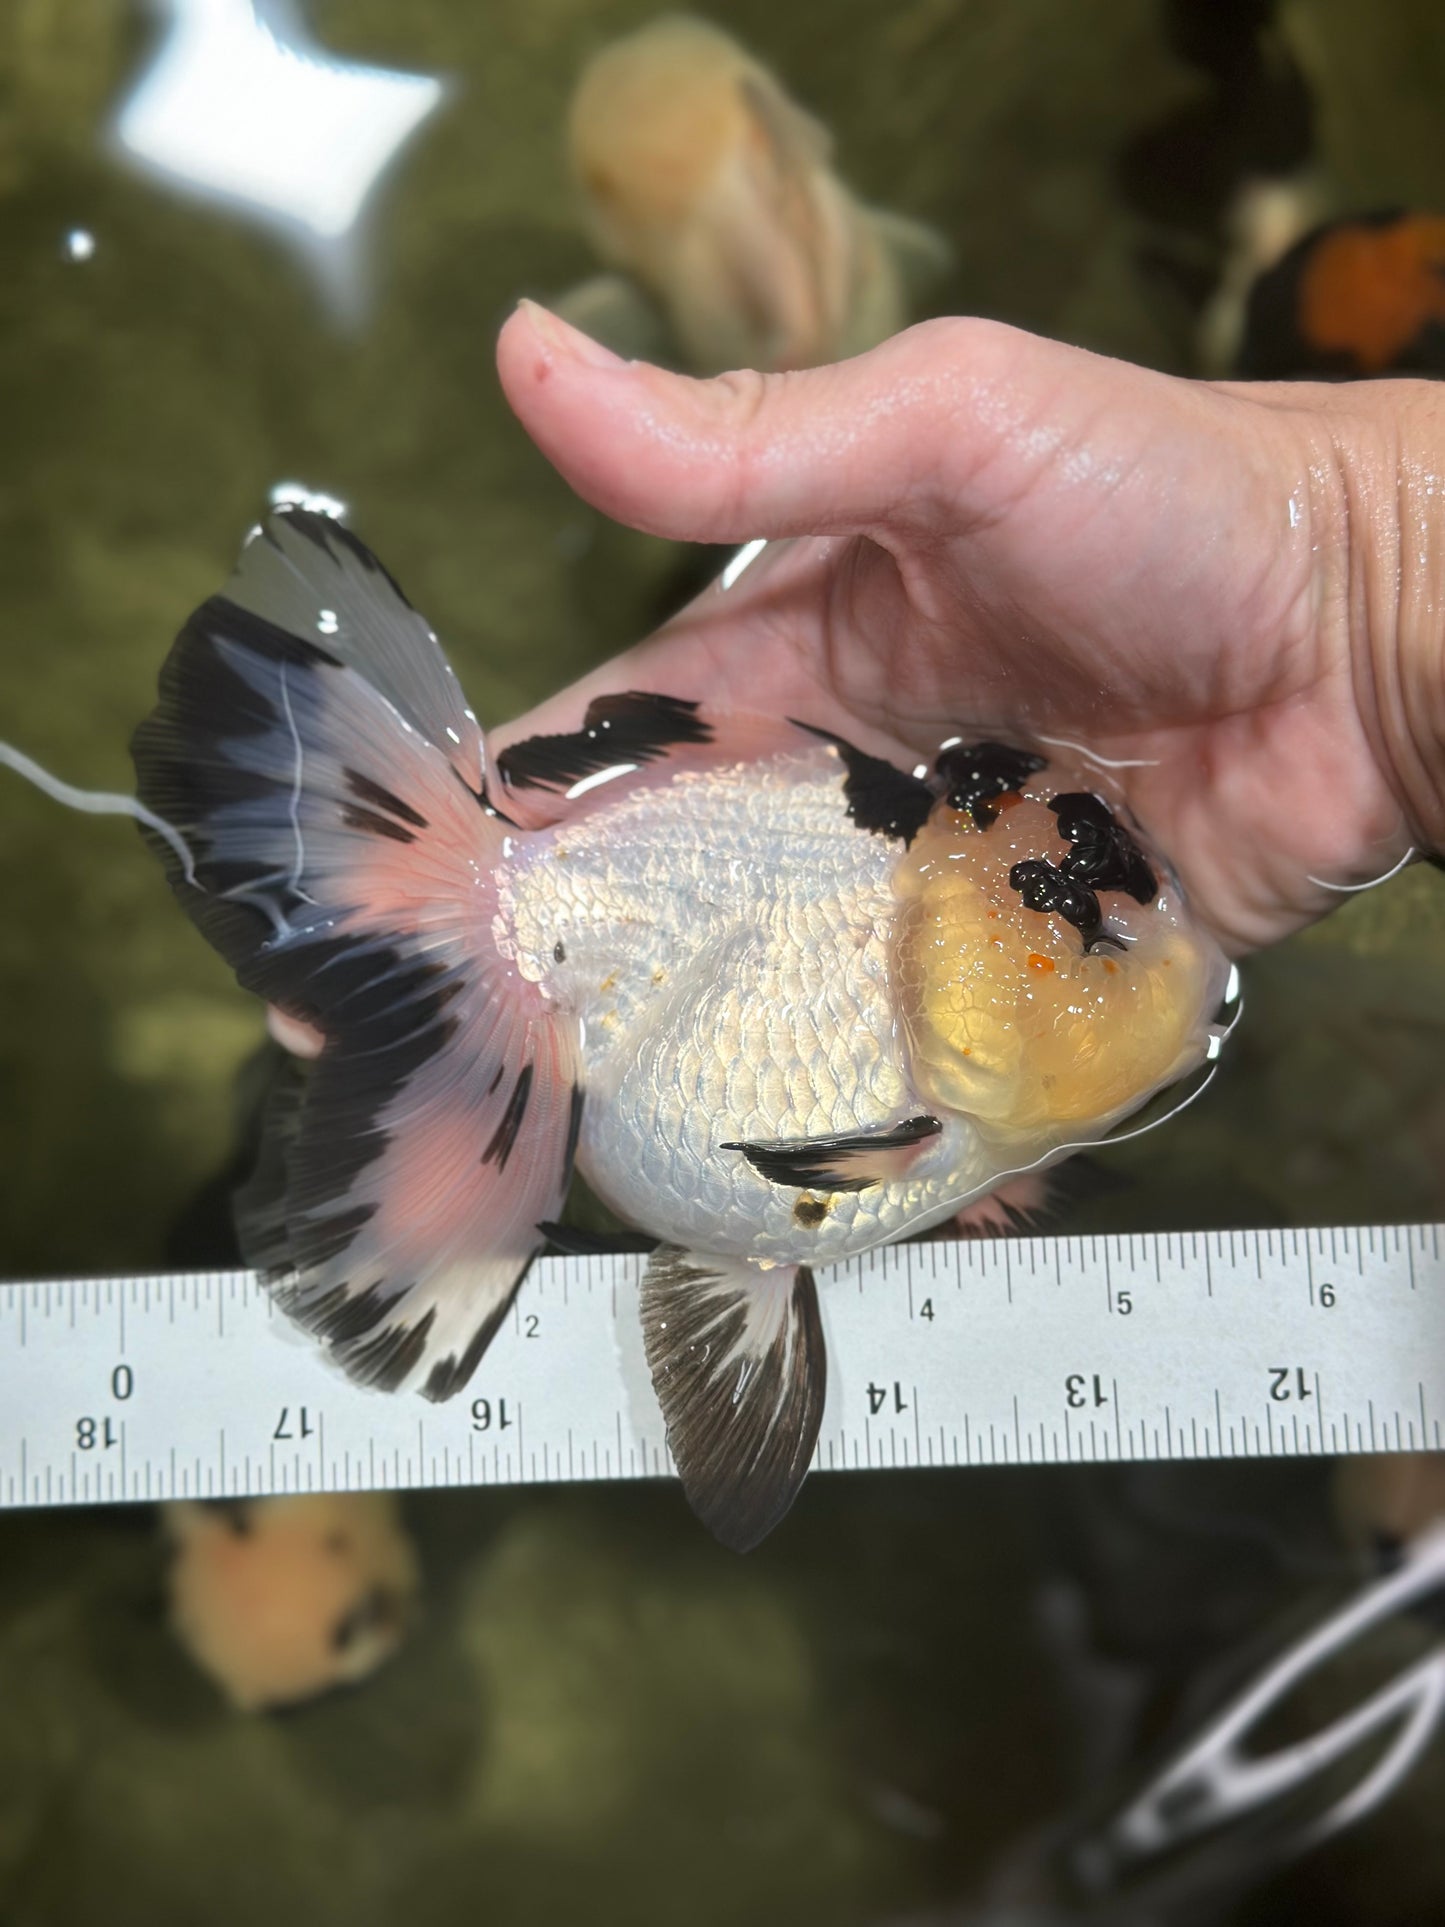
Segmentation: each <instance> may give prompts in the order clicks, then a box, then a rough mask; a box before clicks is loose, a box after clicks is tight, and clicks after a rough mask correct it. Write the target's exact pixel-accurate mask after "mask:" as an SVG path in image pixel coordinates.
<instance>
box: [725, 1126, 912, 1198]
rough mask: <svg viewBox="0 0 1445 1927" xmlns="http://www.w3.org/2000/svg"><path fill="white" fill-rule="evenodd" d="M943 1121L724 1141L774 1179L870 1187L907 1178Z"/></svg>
mask: <svg viewBox="0 0 1445 1927" xmlns="http://www.w3.org/2000/svg"><path fill="white" fill-rule="evenodd" d="M942 1129H943V1126H942V1125H941V1124H940V1123H939V1121H938V1119H937V1118H936V1117H909V1118H905V1119H904V1120H903V1122H902V1123H901V1124H894V1125H890V1126H889V1128H888V1129H887V1130H886V1131H862V1132H859V1133H858V1134H857V1135H856V1136H853V1137H805V1138H790V1139H787V1140H786V1141H784V1142H782V1143H778V1144H724V1145H721V1146H720V1147H719V1148H720V1149H721V1150H724V1151H741V1152H742V1154H743V1156H744V1157H745V1158H746V1159H747V1161H748V1163H749V1164H751V1165H752V1167H753V1169H754V1170H755V1171H756V1172H757V1173H758V1175H759V1177H764V1178H766V1179H767V1180H768V1182H769V1183H770V1184H783V1185H796V1186H797V1187H798V1189H800V1190H803V1189H807V1190H819V1191H866V1190H867V1189H868V1187H869V1185H871V1184H883V1183H885V1182H886V1181H887V1180H888V1179H890V1178H898V1177H902V1176H903V1174H904V1172H905V1171H906V1170H907V1168H908V1166H909V1164H910V1163H911V1162H912V1160H913V1157H914V1155H915V1153H916V1152H917V1149H918V1146H919V1145H920V1144H922V1143H923V1142H924V1140H925V1139H927V1138H931V1137H937V1136H938V1134H939V1132H940V1131H941V1130H942Z"/></svg>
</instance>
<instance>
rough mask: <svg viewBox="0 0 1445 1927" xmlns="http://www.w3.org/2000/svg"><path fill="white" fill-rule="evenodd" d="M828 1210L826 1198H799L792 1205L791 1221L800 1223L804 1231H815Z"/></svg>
mask: <svg viewBox="0 0 1445 1927" xmlns="http://www.w3.org/2000/svg"><path fill="white" fill-rule="evenodd" d="M828 1210H829V1205H828V1200H827V1199H826V1198H799V1200H798V1202H797V1203H796V1204H795V1205H794V1206H793V1222H794V1223H795V1224H800V1225H802V1227H803V1229H804V1230H805V1231H816V1230H817V1228H818V1226H819V1225H820V1224H821V1223H822V1222H823V1220H824V1218H826V1217H827V1215H828Z"/></svg>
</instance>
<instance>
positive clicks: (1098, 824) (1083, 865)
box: [1049, 790, 1159, 903]
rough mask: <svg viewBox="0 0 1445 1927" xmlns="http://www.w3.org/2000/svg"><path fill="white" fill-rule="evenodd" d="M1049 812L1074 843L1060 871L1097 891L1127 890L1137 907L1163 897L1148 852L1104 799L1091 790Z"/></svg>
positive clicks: (1058, 800) (1071, 795) (1073, 793)
mask: <svg viewBox="0 0 1445 1927" xmlns="http://www.w3.org/2000/svg"><path fill="white" fill-rule="evenodd" d="M1049 808H1050V809H1051V810H1052V811H1053V813H1054V815H1055V816H1056V817H1057V818H1058V819H1059V835H1060V836H1062V837H1064V838H1065V839H1066V841H1068V842H1070V843H1072V844H1073V846H1074V847H1073V849H1071V850H1070V851H1069V853H1068V855H1067V856H1066V857H1063V858H1062V859H1061V860H1060V862H1059V865H1058V867H1059V869H1060V870H1061V871H1062V872H1063V874H1064V875H1065V876H1066V877H1072V878H1073V879H1074V881H1075V882H1076V883H1087V884H1088V885H1089V886H1090V888H1091V889H1094V890H1123V891H1124V892H1125V893H1126V894H1127V895H1129V896H1131V897H1133V899H1134V901H1135V902H1136V903H1152V902H1153V901H1154V899H1155V897H1156V896H1158V894H1159V886H1158V883H1157V882H1156V880H1155V877H1154V872H1153V871H1152V870H1151V869H1150V867H1149V864H1148V861H1147V859H1146V857H1145V855H1144V852H1143V851H1142V850H1141V849H1140V848H1139V845H1138V844H1137V843H1136V842H1135V841H1134V839H1133V837H1132V836H1131V835H1130V834H1129V832H1128V830H1126V829H1125V827H1124V825H1123V824H1122V823H1120V822H1119V821H1118V820H1117V819H1116V817H1115V816H1114V814H1113V812H1112V811H1111V810H1110V808H1109V806H1108V804H1107V803H1105V802H1104V800H1103V798H1102V797H1099V796H1095V795H1093V793H1092V792H1091V791H1089V790H1070V791H1067V792H1066V793H1065V794H1064V795H1062V796H1056V797H1055V798H1054V800H1053V801H1052V802H1051V803H1050V804H1049Z"/></svg>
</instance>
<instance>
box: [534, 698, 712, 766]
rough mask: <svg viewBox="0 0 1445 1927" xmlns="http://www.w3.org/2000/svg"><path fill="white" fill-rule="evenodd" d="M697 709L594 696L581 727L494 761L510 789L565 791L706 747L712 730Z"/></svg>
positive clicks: (674, 702) (672, 702)
mask: <svg viewBox="0 0 1445 1927" xmlns="http://www.w3.org/2000/svg"><path fill="white" fill-rule="evenodd" d="M697 712H698V705H697V704H696V703H689V702H684V701H682V700H681V699H680V698H679V697H677V696H657V695H652V694H650V693H648V692H647V691H643V690H629V691H628V692H627V693H626V694H625V695H618V696H598V697H597V698H596V699H595V701H593V702H591V703H589V704H588V705H587V714H586V715H585V716H584V717H583V719H582V727H581V729H579V730H573V731H572V732H571V733H570V734H567V735H561V736H527V737H524V738H523V740H522V741H521V742H520V743H512V744H511V745H510V746H509V747H508V748H506V749H504V750H503V751H502V752H501V754H500V755H499V756H498V757H497V769H498V770H499V772H500V773H501V776H502V780H503V782H505V783H506V784H507V785H508V786H509V787H510V788H512V789H536V790H565V789H570V788H571V786H572V785H573V784H574V783H580V782H581V781H582V779H583V777H585V776H595V775H596V774H597V773H598V772H599V771H600V770H604V769H611V768H612V767H613V765H614V764H617V763H655V762H657V761H658V759H659V758H660V757H663V756H665V755H666V754H667V752H668V751H669V750H670V749H675V748H677V747H679V746H680V745H682V744H687V743H710V742H711V741H712V740H713V732H712V729H711V727H710V726H709V725H708V724H707V723H705V722H704V721H703V720H702V718H701V717H700V716H699V715H698V713H697Z"/></svg>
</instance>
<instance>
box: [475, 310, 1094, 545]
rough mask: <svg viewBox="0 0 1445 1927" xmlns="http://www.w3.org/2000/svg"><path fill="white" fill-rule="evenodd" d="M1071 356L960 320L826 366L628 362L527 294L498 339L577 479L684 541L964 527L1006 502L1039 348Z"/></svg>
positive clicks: (611, 507) (523, 417)
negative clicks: (701, 374)
mask: <svg viewBox="0 0 1445 1927" xmlns="http://www.w3.org/2000/svg"><path fill="white" fill-rule="evenodd" d="M1073 359H1077V360H1079V361H1083V362H1092V361H1093V360H1094V358H1093V357H1092V356H1088V355H1084V354H1082V353H1081V352H1080V351H1078V350H1075V349H1068V348H1061V347H1059V346H1058V345H1057V344H1055V343H1052V342H1043V341H1039V340H1036V339H1035V338H1034V337H1032V336H1030V335H1026V334H1022V333H1020V332H1019V331H1018V330H1016V329H1012V328H1006V327H1003V326H1001V325H999V324H997V323H994V322H987V321H978V320H972V319H956V320H947V321H934V322H925V323H923V324H922V325H921V326H919V327H916V328H910V329H908V330H907V331H906V332H905V333H903V334H901V335H895V336H894V337H893V338H892V339H891V340H889V341H886V342H884V343H883V345H882V346H881V347H878V348H875V349H873V350H871V351H870V352H869V353H868V354H865V355H859V356H858V357H856V358H855V359H853V360H850V361H843V362H838V363H835V364H833V365H831V366H828V367H822V368H811V369H805V370H802V371H800V372H789V373H787V374H777V375H764V374H758V373H756V372H754V371H753V370H748V369H744V370H742V371H740V372H738V373H735V374H727V375H719V376H717V377H715V378H714V379H713V380H710V381H695V380H692V379H689V378H688V377H687V376H684V375H674V374H669V373H667V372H666V371H665V370H663V369H660V368H654V367H651V366H649V365H648V364H646V363H644V362H627V361H622V360H620V359H619V358H618V357H617V356H616V355H614V354H612V353H610V352H609V351H608V350H607V349H606V348H603V347H601V346H599V345H598V343H596V342H594V341H592V340H590V339H589V338H588V337H587V336H586V335H583V334H580V333H579V332H578V330H577V329H575V328H573V327H570V326H569V325H568V324H567V323H566V322H564V321H561V320H559V319H558V317H557V316H556V315H553V314H551V313H550V312H549V311H548V310H547V309H545V308H540V307H538V306H536V305H535V304H534V303H532V302H530V301H523V302H522V303H521V305H520V306H519V308H518V309H517V312H516V313H515V314H513V315H512V316H511V317H510V319H509V320H508V322H507V324H506V326H505V327H504V328H503V330H502V334H501V339H500V341H499V343H498V346H497V368H498V372H499V374H500V376H501V381H502V387H503V388H504V390H505V391H506V395H507V399H508V401H509V402H510V403H511V405H512V407H513V409H514V410H515V412H516V414H517V416H518V418H519V419H520V421H521V423H522V426H523V427H524V428H525V429H526V430H527V433H528V434H529V435H530V436H531V437H532V439H533V441H534V442H536V444H537V446H538V447H539V448H540V449H541V450H542V453H543V454H544V455H545V456H546V457H547V458H548V460H549V461H550V462H552V464H553V465H554V466H555V467H556V468H558V469H559V470H560V471H561V473H562V474H563V475H564V476H565V477H566V478H567V480H568V481H569V482H570V483H571V484H572V486H573V488H575V489H576V490H577V492H578V494H579V495H581V496H583V497H584V498H585V499H586V500H587V501H589V502H591V503H592V504H593V506H594V507H596V508H599V509H601V510H602V511H603V512H604V513H605V514H607V515H610V516H612V517H613V518H614V520H616V521H619V522H625V523H628V524H630V525H631V526H632V527H634V528H640V529H646V530H648V531H650V532H651V533H652V534H654V535H664V536H670V537H672V538H673V539H675V540H680V541H686V542H743V541H748V540H751V539H752V538H753V537H756V536H767V537H774V536H785V535H834V534H837V535H852V534H866V533H870V532H873V531H876V530H878V529H881V528H882V527H883V526H884V525H885V524H888V525H891V526H893V527H895V528H896V527H898V526H900V525H906V524H908V523H910V522H931V521H934V520H936V519H941V517H940V516H938V515H937V514H935V512H934V511H935V510H942V509H946V514H947V520H948V524H949V527H950V530H951V532H953V533H959V532H961V530H962V529H964V528H966V527H967V525H968V522H969V520H970V517H971V512H972V513H976V514H977V515H979V516H980V517H987V516H988V515H989V514H990V513H991V510H992V508H993V506H994V504H995V502H996V500H997V494H996V483H997V482H998V481H999V480H1000V479H1001V478H999V477H998V476H997V465H996V464H995V462H994V460H993V458H994V456H995V455H996V454H997V452H998V450H999V448H1000V445H1001V444H1002V442H1003V441H1004V439H1005V438H1006V436H1007V435H1008V434H1009V432H1010V430H1011V429H1012V428H1013V427H1014V426H1016V424H1017V417H1018V412H1019V408H1020V406H1021V404H1020V401H1019V396H1020V394H1021V393H1023V394H1024V395H1025V397H1026V395H1027V393H1028V392H1029V391H1032V392H1033V393H1034V394H1037V393H1039V392H1041V391H1042V392H1048V390H1049V389H1050V388H1051V387H1052V383H1051V382H1049V381H1048V380H1047V379H1040V377H1044V376H1046V375H1047V369H1046V368H1045V367H1043V366H1041V364H1047V363H1050V362H1052V361H1054V360H1073ZM990 477H992V478H993V479H992V480H990V479H989V478H990ZM986 483H987V486H985V484H986ZM1005 485H1006V484H1005ZM985 495H986V496H987V497H988V499H987V500H985V499H983V498H984V497H985Z"/></svg>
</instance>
